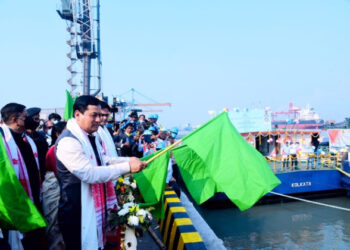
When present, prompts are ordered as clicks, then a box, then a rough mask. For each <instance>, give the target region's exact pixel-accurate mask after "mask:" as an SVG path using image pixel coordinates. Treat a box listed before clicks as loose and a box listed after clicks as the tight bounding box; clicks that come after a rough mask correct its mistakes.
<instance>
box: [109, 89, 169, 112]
mask: <svg viewBox="0 0 350 250" xmlns="http://www.w3.org/2000/svg"><path fill="white" fill-rule="evenodd" d="M129 94H131V99H129V100H128V101H126V98H127V96H128V95H129ZM135 94H137V95H139V96H140V97H142V98H143V99H146V100H147V101H148V102H147V103H137V102H136V99H135ZM158 106H166V107H171V103H168V102H167V103H159V102H157V101H155V100H153V99H152V98H150V97H147V96H145V95H144V94H142V93H140V92H139V91H137V90H136V89H134V88H131V89H130V90H128V91H127V92H125V93H122V94H120V95H118V96H117V97H114V98H113V107H118V110H119V112H120V113H121V114H122V117H123V118H122V119H125V117H126V114H127V112H129V111H131V110H135V111H138V112H145V113H146V112H153V113H159V112H163V110H162V109H140V107H158Z"/></svg>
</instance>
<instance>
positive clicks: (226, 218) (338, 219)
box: [198, 197, 350, 249]
mask: <svg viewBox="0 0 350 250" xmlns="http://www.w3.org/2000/svg"><path fill="white" fill-rule="evenodd" d="M315 201H318V202H322V203H327V204H331V205H336V206H340V207H345V208H349V209H350V197H336V198H327V199H318V200H315ZM198 211H199V212H200V213H201V215H202V216H203V218H204V219H205V220H206V221H207V223H208V224H209V226H210V227H211V228H212V229H213V230H214V232H215V233H216V235H217V236H218V237H219V238H221V239H222V240H223V241H224V244H225V246H226V247H227V248H228V249H257V248H259V249H261V248H262V249H279V248H281V249H301V248H302V249H350V212H347V211H343V210H338V209H334V208H329V207H324V206H318V205H313V204H309V203H305V202H300V201H296V202H287V203H277V204H269V205H259V206H254V207H253V208H251V209H248V210H247V211H244V212H240V211H239V210H238V209H237V208H220V209H213V208H207V207H199V208H198Z"/></svg>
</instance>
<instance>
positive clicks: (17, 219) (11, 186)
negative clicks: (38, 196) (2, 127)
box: [0, 134, 46, 233]
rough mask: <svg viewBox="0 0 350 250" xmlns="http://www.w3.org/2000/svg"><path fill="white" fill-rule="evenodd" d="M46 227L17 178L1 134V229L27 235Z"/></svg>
mask: <svg viewBox="0 0 350 250" xmlns="http://www.w3.org/2000/svg"><path fill="white" fill-rule="evenodd" d="M45 226H46V222H45V220H44V218H43V217H42V216H41V214H40V213H39V211H38V210H37V208H36V207H35V205H34V204H33V202H32V201H31V200H30V199H29V197H28V195H27V194H26V192H25V191H24V188H23V187H22V185H21V183H20V182H19V180H18V178H17V175H16V173H15V170H14V169H13V167H12V165H11V163H10V160H9V158H8V156H7V154H6V149H5V145H4V142H3V140H2V138H1V134H0V228H2V229H9V230H19V231H20V232H21V233H25V232H29V231H31V230H34V229H37V228H41V227H45Z"/></svg>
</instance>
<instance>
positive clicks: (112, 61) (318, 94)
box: [0, 0, 350, 126]
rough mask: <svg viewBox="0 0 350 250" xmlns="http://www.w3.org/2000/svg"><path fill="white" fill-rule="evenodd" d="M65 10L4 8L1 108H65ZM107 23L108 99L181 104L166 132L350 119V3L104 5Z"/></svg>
mask: <svg viewBox="0 0 350 250" xmlns="http://www.w3.org/2000/svg"><path fill="white" fill-rule="evenodd" d="M57 3H58V2H56V1H47V0H46V1H44V0H36V1H24V0H18V1H10V0H0V28H1V39H0V48H1V51H2V53H1V60H0V73H1V78H0V87H1V91H2V95H1V99H0V106H1V107H2V106H3V105H5V104H6V103H8V102H12V101H15V102H19V103H23V104H25V105H26V106H27V107H32V106H39V107H42V108H52V107H63V105H64V102H65V94H64V91H65V89H69V86H68V85H67V83H66V80H67V79H68V77H69V75H68V71H67V70H66V67H67V66H68V64H69V61H68V59H67V57H66V53H68V50H69V48H68V45H67V44H66V40H67V38H68V33H67V32H66V24H65V22H64V21H62V20H61V19H60V18H59V17H58V15H57V13H56V7H57V6H58V4H57ZM101 15H102V16H101V25H102V27H101V28H102V30H101V32H102V34H101V35H102V36H101V39H102V61H103V76H102V77H103V92H104V93H105V95H108V96H110V97H111V96H112V95H118V94H121V93H124V92H126V91H128V90H129V89H130V88H135V89H136V90H138V91H139V92H141V93H143V94H144V95H146V96H149V97H151V98H153V99H155V100H157V101H159V102H170V103H172V107H171V108H164V110H165V111H164V112H163V113H160V122H161V123H162V124H164V125H165V126H173V125H181V124H184V123H187V122H190V123H191V124H194V125H195V124H200V123H203V122H205V121H206V120H208V119H209V118H210V117H209V115H208V110H217V111H218V110H222V108H224V107H228V108H233V107H249V108H264V107H265V106H269V107H271V108H272V109H273V110H282V109H287V107H288V103H289V102H294V103H295V105H296V106H301V107H304V106H306V105H307V104H311V105H312V106H313V107H314V108H315V109H316V111H317V112H318V113H319V114H320V115H321V116H322V117H323V118H325V119H334V120H337V121H342V120H343V119H344V117H346V116H350V112H349V105H348V104H347V102H348V101H347V99H348V96H349V90H350V88H349V81H350V73H349V72H350V71H349V69H350V1H345V0H323V1H313V0H307V1H305V0H304V1H302V0H284V1H277V0H275V1H273V0H271V1H265V0H256V1H249V0H247V1H233V0H218V1H209V0H192V1H185V0H177V1H164V0H163V1H159V0H153V1H151V0H150V1H145V0H142V1H141V0H140V1H132V0H130V1H112V0H109V1H106V0H105V1H101ZM110 99H111V98H110Z"/></svg>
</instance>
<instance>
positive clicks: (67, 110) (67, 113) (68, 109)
mask: <svg viewBox="0 0 350 250" xmlns="http://www.w3.org/2000/svg"><path fill="white" fill-rule="evenodd" d="M73 104H74V99H73V97H72V96H71V94H70V93H69V91H68V90H66V105H65V107H64V120H66V121H68V120H69V119H70V118H72V117H73Z"/></svg>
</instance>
